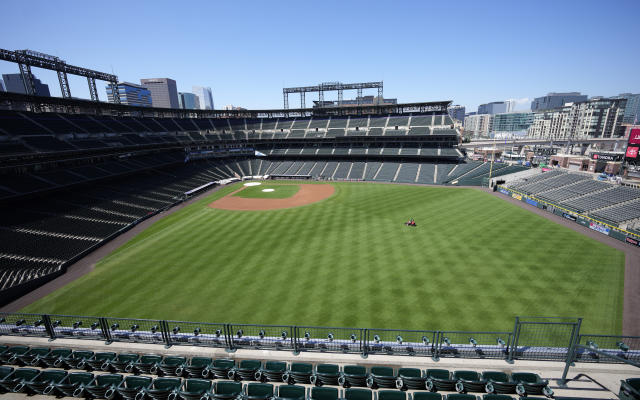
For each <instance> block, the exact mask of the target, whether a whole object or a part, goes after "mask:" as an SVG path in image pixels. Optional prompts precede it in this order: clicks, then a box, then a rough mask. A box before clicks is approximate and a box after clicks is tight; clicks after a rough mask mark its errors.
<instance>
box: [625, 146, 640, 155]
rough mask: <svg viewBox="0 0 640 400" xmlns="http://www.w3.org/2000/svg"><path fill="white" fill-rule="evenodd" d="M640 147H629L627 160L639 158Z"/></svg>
mask: <svg viewBox="0 0 640 400" xmlns="http://www.w3.org/2000/svg"><path fill="white" fill-rule="evenodd" d="M639 148H640V147H635V146H629V147H627V154H625V157H627V158H636V157H638V149H639Z"/></svg>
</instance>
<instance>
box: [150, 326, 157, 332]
mask: <svg viewBox="0 0 640 400" xmlns="http://www.w3.org/2000/svg"><path fill="white" fill-rule="evenodd" d="M156 332H158V325H154V326H152V327H151V333H156Z"/></svg>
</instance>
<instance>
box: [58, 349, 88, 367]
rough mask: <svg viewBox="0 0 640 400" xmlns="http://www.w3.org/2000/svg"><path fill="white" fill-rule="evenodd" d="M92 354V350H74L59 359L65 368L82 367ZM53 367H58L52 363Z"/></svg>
mask: <svg viewBox="0 0 640 400" xmlns="http://www.w3.org/2000/svg"><path fill="white" fill-rule="evenodd" d="M93 355H94V353H93V351H84V350H79V351H74V352H73V353H71V355H70V356H68V357H66V358H62V359H60V360H61V363H62V365H61V366H62V367H63V368H67V369H83V368H84V364H85V363H86V361H87V360H88V359H90V358H91V357H93ZM54 367H58V365H55V364H54Z"/></svg>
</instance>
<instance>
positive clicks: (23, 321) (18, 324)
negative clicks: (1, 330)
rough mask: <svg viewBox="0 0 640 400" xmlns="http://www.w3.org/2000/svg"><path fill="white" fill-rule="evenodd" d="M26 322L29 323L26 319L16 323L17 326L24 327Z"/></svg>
mask: <svg viewBox="0 0 640 400" xmlns="http://www.w3.org/2000/svg"><path fill="white" fill-rule="evenodd" d="M26 322H27V321H25V320H24V319H19V320H17V321H16V326H20V325H23V324H25V323H26Z"/></svg>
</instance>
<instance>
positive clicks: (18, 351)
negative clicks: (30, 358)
mask: <svg viewBox="0 0 640 400" xmlns="http://www.w3.org/2000/svg"><path fill="white" fill-rule="evenodd" d="M29 349H30V347H29V346H13V347H9V348H8V349H6V350H5V351H4V352H2V354H0V361H2V363H3V364H16V363H18V362H19V358H18V357H20V356H21V355H23V354H24V353H26V352H28V351H29Z"/></svg>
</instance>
